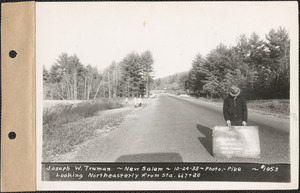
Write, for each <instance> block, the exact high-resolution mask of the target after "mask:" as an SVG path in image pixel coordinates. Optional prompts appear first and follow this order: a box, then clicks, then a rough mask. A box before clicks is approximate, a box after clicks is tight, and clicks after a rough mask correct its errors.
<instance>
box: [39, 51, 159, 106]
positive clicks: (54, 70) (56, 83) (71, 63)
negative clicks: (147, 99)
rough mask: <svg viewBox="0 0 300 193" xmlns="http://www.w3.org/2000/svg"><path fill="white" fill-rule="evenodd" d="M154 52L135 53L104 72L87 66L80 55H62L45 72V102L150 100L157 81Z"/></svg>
mask: <svg viewBox="0 0 300 193" xmlns="http://www.w3.org/2000/svg"><path fill="white" fill-rule="evenodd" d="M153 62H154V61H153V57H152V54H151V52H150V51H145V52H143V53H141V54H138V53H135V52H132V53H130V54H128V55H127V56H125V57H124V59H123V60H122V61H120V62H112V63H111V64H110V65H109V66H108V67H106V68H105V69H104V70H103V71H99V70H98V68H97V67H95V66H91V65H83V64H82V63H81V62H80V59H79V58H78V56H76V55H71V56H70V55H68V54H67V53H62V54H60V55H59V56H58V58H57V59H56V61H55V62H54V64H53V65H52V66H51V67H50V69H48V70H47V69H46V68H45V67H44V68H43V83H44V85H43V86H44V87H43V88H44V90H43V94H44V99H51V100H90V99H97V98H115V97H133V96H140V95H141V96H149V93H150V83H151V82H152V81H153V76H152V72H153V66H152V64H153Z"/></svg>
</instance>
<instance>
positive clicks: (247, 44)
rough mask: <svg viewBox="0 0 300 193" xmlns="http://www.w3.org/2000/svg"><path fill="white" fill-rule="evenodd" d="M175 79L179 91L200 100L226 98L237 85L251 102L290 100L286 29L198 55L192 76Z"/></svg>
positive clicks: (158, 84) (240, 39)
mask: <svg viewBox="0 0 300 193" xmlns="http://www.w3.org/2000/svg"><path fill="white" fill-rule="evenodd" d="M174 77H177V81H175V82H173V83H172V84H173V85H174V84H175V83H176V84H175V85H177V87H176V88H175V89H177V90H180V89H181V90H184V91H185V92H187V93H189V94H192V95H196V96H206V97H221V98H224V97H225V96H226V95H227V93H228V88H229V87H230V86H231V85H233V84H234V85H237V86H239V87H240V88H241V89H242V92H243V94H244V96H245V97H246V98H247V99H288V98H289V90H290V39H289V35H288V33H287V31H286V30H285V29H284V28H282V27H279V28H278V29H277V30H275V29H271V30H270V31H269V33H268V34H266V35H265V40H263V39H261V38H260V37H259V36H258V35H257V34H256V33H252V34H251V36H250V37H247V36H246V35H241V36H240V37H238V38H237V44H236V45H235V46H226V45H224V44H220V45H218V46H217V47H216V48H215V49H213V50H211V51H210V52H209V54H207V55H206V56H205V57H203V56H202V55H201V54H200V53H199V54H197V55H196V56H195V58H194V60H193V61H192V68H191V69H190V70H189V72H186V73H182V74H176V75H174ZM174 77H172V76H169V77H166V78H162V79H156V80H155V82H154V85H153V87H154V88H161V87H162V84H163V83H164V82H167V81H170V80H172V78H174ZM171 82H172V81H171ZM168 86H170V85H168Z"/></svg>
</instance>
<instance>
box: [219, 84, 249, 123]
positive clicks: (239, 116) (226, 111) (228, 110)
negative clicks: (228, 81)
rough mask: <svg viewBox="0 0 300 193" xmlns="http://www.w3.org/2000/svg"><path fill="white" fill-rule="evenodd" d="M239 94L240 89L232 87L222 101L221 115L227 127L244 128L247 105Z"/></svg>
mask: <svg viewBox="0 0 300 193" xmlns="http://www.w3.org/2000/svg"><path fill="white" fill-rule="evenodd" d="M240 92H241V90H240V88H239V87H237V86H235V85H233V86H231V87H230V89H229V96H228V97H227V98H226V99H225V100H224V104H223V115H224V118H225V121H226V125H227V126H246V124H247V118H248V112H247V104H246V101H245V99H244V98H243V97H241V96H240Z"/></svg>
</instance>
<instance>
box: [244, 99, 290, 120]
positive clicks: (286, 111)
mask: <svg viewBox="0 0 300 193" xmlns="http://www.w3.org/2000/svg"><path fill="white" fill-rule="evenodd" d="M247 106H248V108H249V109H253V110H257V111H261V112H265V113H270V114H276V115H278V116H279V117H281V118H282V117H288V116H289V115H290V101H289V100H286V99H276V100H252V101H247Z"/></svg>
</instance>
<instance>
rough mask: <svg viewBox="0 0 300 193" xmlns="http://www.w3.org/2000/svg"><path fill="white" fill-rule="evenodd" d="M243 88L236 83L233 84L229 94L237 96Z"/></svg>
mask: <svg viewBox="0 0 300 193" xmlns="http://www.w3.org/2000/svg"><path fill="white" fill-rule="evenodd" d="M240 92H241V89H240V88H239V87H237V86H235V85H233V86H231V87H230V89H229V94H230V95H231V96H233V97H236V96H238V95H239V94H240Z"/></svg>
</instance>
